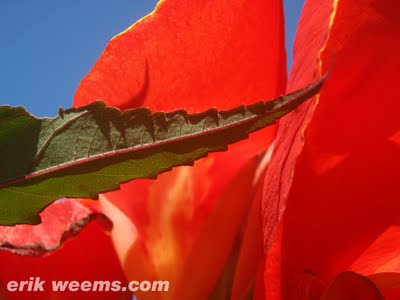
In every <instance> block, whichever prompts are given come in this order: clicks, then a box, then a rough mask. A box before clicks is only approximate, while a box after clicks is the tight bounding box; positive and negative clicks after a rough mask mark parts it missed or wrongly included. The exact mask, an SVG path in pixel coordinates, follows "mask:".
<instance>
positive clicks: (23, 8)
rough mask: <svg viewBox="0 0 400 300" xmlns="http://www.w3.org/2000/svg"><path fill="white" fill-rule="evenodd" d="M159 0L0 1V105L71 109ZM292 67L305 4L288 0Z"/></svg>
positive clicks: (40, 112) (47, 112)
mask: <svg viewBox="0 0 400 300" xmlns="http://www.w3.org/2000/svg"><path fill="white" fill-rule="evenodd" d="M156 3H157V1H156V0H141V1H140V0H137V1H135V0H115V1H110V0H83V1H77V0H72V1H54V0H40V1H29V0H19V1H0V37H1V47H0V104H9V105H12V106H17V105H22V106H25V107H26V108H27V109H28V110H29V111H31V112H32V113H34V114H35V115H37V116H53V115H56V114H57V110H58V107H59V106H62V107H64V108H68V107H70V106H71V104H72V98H73V94H74V92H75V90H76V88H77V86H78V83H79V81H80V80H81V79H82V78H83V77H84V76H85V74H86V73H87V72H88V71H89V70H90V69H91V67H92V66H93V64H94V63H95V61H96V59H97V57H98V56H99V55H100V53H101V52H102V51H103V49H104V47H105V45H106V43H107V42H108V40H109V39H110V38H111V37H112V36H114V35H115V34H117V33H118V32H121V31H122V30H124V29H125V28H126V27H128V26H129V25H131V24H132V23H133V22H135V21H136V20H137V19H139V18H141V17H142V16H144V15H146V14H147V13H149V12H150V11H151V10H152V9H153V8H154V6H155V4H156ZM284 3H285V14H286V42H287V49H288V59H289V64H291V53H292V44H293V37H294V34H295V30H296V26H297V21H298V17H299V14H300V11H301V8H302V5H303V0H285V1H284Z"/></svg>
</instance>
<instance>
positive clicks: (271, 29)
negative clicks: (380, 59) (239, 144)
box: [74, 0, 286, 112]
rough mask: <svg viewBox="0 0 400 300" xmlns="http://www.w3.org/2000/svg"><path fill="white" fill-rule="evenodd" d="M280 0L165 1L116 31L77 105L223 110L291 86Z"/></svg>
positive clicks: (84, 84)
mask: <svg viewBox="0 0 400 300" xmlns="http://www.w3.org/2000/svg"><path fill="white" fill-rule="evenodd" d="M282 14H283V12H282V3H281V2H280V1H272V0H268V1H262V0H256V1H251V2H249V1H246V0H230V1H211V2H204V1H200V0H197V1H190V2H180V1H170V0H165V1H160V3H159V4H158V5H157V7H156V9H155V10H154V12H152V13H151V14H150V15H149V16H147V17H145V18H143V19H142V20H140V21H138V22H137V23H135V24H134V25H133V26H132V27H130V28H129V29H127V30H126V31H124V32H123V33H121V34H119V35H117V36H116V37H114V38H113V39H112V40H111V41H110V43H109V44H108V45H107V48H106V49H105V50H104V52H103V54H102V55H101V57H100V58H99V60H98V61H97V63H96V64H95V66H94V67H93V69H92V70H91V71H90V73H89V74H88V75H87V76H86V77H85V78H84V79H83V81H82V82H81V84H80V85H79V88H78V90H77V92H76V95H75V99H74V104H75V105H76V106H80V105H83V104H88V103H90V102H92V101H94V100H97V99H103V100H104V101H106V103H108V104H110V105H114V106H118V107H120V108H132V107H138V106H148V107H150V108H151V109H152V110H166V111H171V110H174V109H179V108H185V109H187V110H189V111H190V112H198V111H203V110H206V109H208V108H210V107H212V106H217V107H218V108H220V109H223V108H228V107H233V106H236V105H239V104H241V103H251V102H255V101H257V100H260V99H268V98H271V97H274V96H276V95H278V94H279V93H281V92H282V91H283V89H284V87H285V78H286V75H285V74H286V69H285V68H286V63H285V51H284V33H283V16H282Z"/></svg>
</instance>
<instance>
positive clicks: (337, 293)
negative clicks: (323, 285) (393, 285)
mask: <svg viewBox="0 0 400 300" xmlns="http://www.w3.org/2000/svg"><path fill="white" fill-rule="evenodd" d="M355 299H360V300H361V299H362V300H384V298H383V296H382V294H381V293H380V292H379V290H378V289H377V287H376V286H375V285H374V284H373V282H372V281H370V280H369V279H368V278H366V277H363V276H361V275H358V274H356V273H353V272H343V273H341V274H339V275H338V276H337V277H336V278H335V280H334V281H333V282H332V284H331V285H330V286H329V287H328V289H327V290H326V291H325V293H324V295H323V297H322V298H321V300H355Z"/></svg>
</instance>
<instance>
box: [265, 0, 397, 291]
mask: <svg viewBox="0 0 400 300" xmlns="http://www.w3.org/2000/svg"><path fill="white" fill-rule="evenodd" d="M333 4H337V8H336V15H335V14H332V15H331V11H332V7H333ZM334 12H335V11H334ZM399 20H400V2H398V1H378V0H357V1H350V0H338V1H329V2H326V1H318V0H309V1H307V3H306V6H305V8H304V10H303V14H302V18H301V22H300V27H299V29H298V33H297V40H296V47H295V64H294V67H293V71H292V74H291V80H290V85H289V89H295V88H297V87H299V86H300V85H303V84H304V82H309V81H312V79H313V78H314V76H315V74H319V72H325V71H326V70H327V69H328V68H329V67H331V63H332V58H333V57H334V61H335V62H334V65H332V72H331V74H330V76H329V78H328V81H327V83H326V85H325V86H324V88H323V89H322V91H321V95H320V98H319V101H318V102H316V101H314V102H310V103H308V104H306V105H304V106H302V107H300V108H299V109H298V110H297V111H296V112H295V113H292V114H290V115H289V116H287V117H286V118H285V119H284V120H282V122H281V123H280V124H279V131H278V138H277V146H276V151H275V155H274V156H273V158H272V160H271V163H270V167H269V169H268V174H267V177H266V178H267V180H266V186H265V198H264V217H265V243H266V245H268V244H269V243H270V239H271V233H273V229H274V228H275V227H274V226H275V224H276V220H277V217H278V216H279V215H280V214H281V213H282V212H283V211H284V209H285V207H286V205H287V208H286V212H285V224H284V230H283V237H282V239H283V246H282V256H283V262H282V265H283V267H282V268H283V272H284V274H283V278H284V281H283V282H284V286H283V290H285V291H287V290H288V289H287V286H285V285H286V284H288V282H290V280H291V279H292V278H294V277H296V276H297V275H299V274H303V273H304V272H305V271H306V270H308V271H311V272H312V273H313V274H315V275H316V276H318V277H319V278H321V279H323V280H325V281H329V280H331V279H332V278H333V276H335V274H337V273H338V272H340V271H343V270H345V269H348V268H349V267H350V265H351V264H352V263H353V262H354V261H355V260H357V258H358V257H359V256H360V255H361V254H362V253H363V251H365V250H366V249H367V248H368V246H369V245H370V244H371V243H373V242H374V241H375V240H376V239H377V238H378V237H379V236H380V235H381V234H382V233H383V232H385V230H387V228H389V227H390V226H392V225H393V224H398V221H399V216H398V212H399V210H400V202H399V201H398V199H399V196H400V193H399V189H398V184H397V178H399V175H400V173H399V170H400V169H399V166H400V155H399V145H398V143H397V142H395V141H396V140H397V139H396V138H395V137H396V136H397V135H396V133H397V132H398V131H399V121H398V112H399V104H400V102H399V101H398V99H397V97H395V96H394V95H393V93H394V88H393V87H396V86H398V85H399V78H400V77H399V74H400V73H399V70H400V56H399V55H398V49H399V47H400V39H399V38H398V37H399V36H400V22H399ZM331 21H332V22H331ZM330 22H331V23H330ZM329 24H331V26H330V25H329ZM327 38H328V42H327V43H326V45H325V41H326V40H327ZM319 53H320V55H319ZM319 57H320V58H321V65H320V66H319V64H318V61H317V59H318V58H319ZM307 125H308V126H307ZM296 160H297V162H296ZM294 167H296V168H295V169H294ZM289 190H290V194H289ZM376 259H377V258H376Z"/></svg>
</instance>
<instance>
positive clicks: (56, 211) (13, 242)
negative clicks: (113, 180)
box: [0, 199, 108, 255]
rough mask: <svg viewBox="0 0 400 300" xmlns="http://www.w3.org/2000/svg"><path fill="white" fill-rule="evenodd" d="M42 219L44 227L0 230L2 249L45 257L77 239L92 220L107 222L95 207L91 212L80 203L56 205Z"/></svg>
mask: <svg viewBox="0 0 400 300" xmlns="http://www.w3.org/2000/svg"><path fill="white" fill-rule="evenodd" d="M40 216H41V218H42V223H41V224H39V225H36V226H32V225H16V226H12V227H11V226H0V249H3V250H9V251H11V252H15V253H18V254H25V255H43V254H45V253H46V252H50V251H53V250H55V249H56V248H58V247H60V246H61V244H62V243H63V242H64V241H66V240H67V239H68V238H71V237H73V236H75V235H77V234H78V233H79V232H80V231H81V230H82V229H83V228H84V227H85V226H87V225H88V224H89V223H90V222H91V221H92V220H94V219H99V218H100V219H102V220H103V221H104V222H108V221H107V220H106V219H105V218H104V216H103V215H102V214H101V213H100V211H98V210H96V207H95V206H92V208H89V206H87V205H84V204H83V203H82V202H80V201H79V200H78V199H75V200H60V201H57V202H55V203H54V204H52V205H50V206H49V207H47V208H46V209H45V210H44V211H43V212H42V213H41V214H40Z"/></svg>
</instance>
